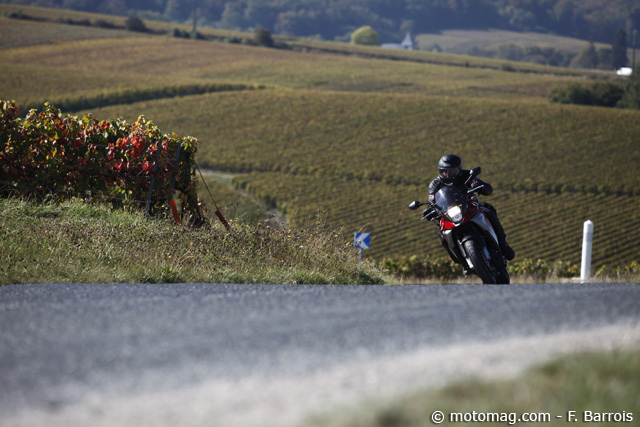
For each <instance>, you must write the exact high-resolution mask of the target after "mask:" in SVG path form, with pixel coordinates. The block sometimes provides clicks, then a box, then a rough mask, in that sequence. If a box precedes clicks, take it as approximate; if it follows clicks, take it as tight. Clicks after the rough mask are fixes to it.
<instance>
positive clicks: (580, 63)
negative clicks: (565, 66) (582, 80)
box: [571, 40, 598, 68]
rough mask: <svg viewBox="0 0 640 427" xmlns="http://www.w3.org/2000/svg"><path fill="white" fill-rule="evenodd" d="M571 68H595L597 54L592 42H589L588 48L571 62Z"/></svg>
mask: <svg viewBox="0 0 640 427" xmlns="http://www.w3.org/2000/svg"><path fill="white" fill-rule="evenodd" d="M571 66H572V67H577V68H596V67H597V66H598V52H597V51H596V47H595V45H594V44H593V40H592V41H590V42H589V46H588V47H587V48H586V49H585V50H583V51H582V52H580V53H579V54H578V56H576V57H575V58H574V59H573V61H571Z"/></svg>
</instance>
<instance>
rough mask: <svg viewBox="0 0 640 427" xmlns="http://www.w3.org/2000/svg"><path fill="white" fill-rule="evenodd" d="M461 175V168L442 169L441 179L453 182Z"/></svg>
mask: <svg viewBox="0 0 640 427" xmlns="http://www.w3.org/2000/svg"><path fill="white" fill-rule="evenodd" d="M458 175H460V167H459V166H458V167H457V168H440V177H441V178H442V179H444V180H446V181H451V180H453V179H455V178H456V177H457V176H458Z"/></svg>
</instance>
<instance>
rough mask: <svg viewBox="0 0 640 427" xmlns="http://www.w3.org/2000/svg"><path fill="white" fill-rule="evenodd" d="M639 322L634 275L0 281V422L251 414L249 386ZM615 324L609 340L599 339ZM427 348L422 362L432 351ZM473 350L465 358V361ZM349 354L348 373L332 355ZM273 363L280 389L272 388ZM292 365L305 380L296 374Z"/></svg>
mask: <svg viewBox="0 0 640 427" xmlns="http://www.w3.org/2000/svg"><path fill="white" fill-rule="evenodd" d="M594 331H600V333H599V335H598V334H597V333H596V332H594ZM612 331H613V332H612ZM617 331H619V333H618V332H617ZM639 331H640V284H545V285H512V286H480V285H451V286H434V285H425V286H302V285H291V286H276V285H221V284H161V285H158V284H99V285H98V284H96V285H82V284H43V285H17V286H4V287H0V414H3V415H2V416H1V417H0V425H56V420H57V422H58V424H59V425H73V424H74V423H78V424H80V423H83V422H86V421H87V420H88V419H91V418H92V417H95V418H97V419H99V420H100V422H99V423H94V424H96V425H123V424H129V423H130V422H131V420H132V417H137V418H136V420H137V421H136V425H145V421H148V424H149V425H157V422H158V419H157V415H158V414H157V413H155V415H156V418H154V416H152V415H151V414H148V413H145V410H147V411H149V412H151V411H153V410H154V409H152V408H154V405H162V411H164V412H163V414H164V415H163V417H162V420H164V421H166V422H167V423H169V421H168V420H171V419H172V418H171V417H176V419H179V420H182V421H184V423H182V425H187V424H189V425H202V424H204V425H223V424H217V423H216V422H214V421H212V420H211V418H208V417H215V416H218V415H219V416H220V417H221V418H219V419H220V420H223V419H224V420H227V421H228V423H230V424H237V425H241V424H247V425H251V424H252V423H253V422H254V421H255V418H254V419H252V418H250V417H247V418H246V419H245V418H243V413H244V412H245V411H246V412H247V414H249V413H250V412H251V406H252V404H254V403H255V404H256V405H257V406H256V408H258V407H259V406H260V405H259V401H260V399H262V398H264V401H265V402H267V403H263V405H262V406H263V407H262V410H263V411H264V410H267V411H268V410H269V409H270V408H269V405H272V406H273V405H276V406H277V405H280V406H281V407H279V408H271V409H273V411H274V413H276V412H277V413H283V414H285V415H286V413H287V407H288V406H289V405H297V406H298V407H299V408H303V409H304V405H303V404H301V403H300V402H296V393H298V394H299V390H301V389H306V388H313V389H314V390H315V391H317V393H321V394H322V395H323V396H324V397H323V399H324V400H322V399H320V398H319V397H318V396H315V397H318V399H317V401H318V402H331V398H329V397H327V396H325V395H333V394H332V393H333V391H332V388H336V387H342V388H345V389H349V390H351V391H352V392H353V393H352V395H354V394H357V393H358V392H361V391H362V390H368V391H371V390H372V389H371V388H367V387H366V384H365V383H368V382H370V383H372V384H373V385H374V386H375V383H376V380H375V379H374V380H371V381H369V379H367V378H369V377H371V376H372V375H373V376H374V377H376V375H377V376H378V377H380V378H378V382H380V381H382V380H384V381H386V382H387V383H389V384H391V383H393V381H391V380H390V378H391V377H392V376H393V375H396V376H400V375H405V376H406V377H407V378H408V377H411V378H413V379H414V380H415V379H416V375H415V372H422V373H423V375H424V377H423V378H422V382H421V384H427V385H429V378H430V376H429V375H430V374H428V372H427V370H425V369H426V367H425V366H421V364H426V363H427V359H428V358H429V357H431V356H434V355H437V354H440V355H441V356H442V355H445V353H446V352H447V351H448V352H449V353H447V354H449V356H446V357H447V358H448V359H447V360H453V359H451V357H453V356H451V355H452V354H454V353H455V352H454V350H452V349H456V348H458V349H462V350H461V351H460V352H459V353H460V354H462V353H465V356H464V357H465V360H466V361H471V362H473V360H474V359H473V358H474V357H476V356H477V357H480V356H478V355H481V354H484V355H485V359H484V360H487V361H488V362H486V363H485V362H481V364H482V365H483V366H484V365H485V364H487V365H489V364H491V363H492V362H491V361H492V360H493V361H494V362H495V358H496V357H498V355H496V354H493V355H492V354H491V352H490V351H489V349H490V348H496V345H493V344H496V343H503V344H504V343H512V344H513V343H516V344H513V348H516V349H517V348H522V349H526V348H536V349H540V348H542V347H541V346H542V345H543V343H544V342H546V341H545V339H546V338H545V337H554V336H555V337H565V338H562V339H561V341H555V342H556V343H558V342H562V343H564V344H565V347H566V346H568V348H566V349H565V350H572V349H573V348H574V347H575V349H581V348H582V347H581V345H582V343H584V342H586V341H588V339H586V338H585V339H583V337H587V338H588V337H590V336H591V341H594V346H595V347H598V346H600V345H601V346H604V347H605V348H610V347H611V346H613V345H616V344H617V343H618V342H619V343H622V344H625V343H626V344H628V343H629V342H631V343H632V344H633V343H636V344H638V345H640V341H638V339H639V337H640V334H639ZM614 335H620V336H619V337H618V338H619V339H618V341H615V342H614V341H611V342H610V341H608V339H609V338H610V337H612V336H614ZM566 337H573V339H569V338H566ZM517 343H522V344H517ZM548 345H549V346H554V345H556V344H553V343H552V342H551V341H548ZM527 346H529V347H527ZM503 348H506V347H504V346H503ZM471 349H475V352H473V351H470V350H471ZM452 352H454V353H452ZM483 352H484V353H483ZM470 353H474V354H476V356H473V355H470ZM503 353H504V352H503ZM510 353H511V352H510ZM527 353H531V351H528V350H527ZM552 353H553V352H546V353H544V354H552ZM456 354H457V353H456ZM408 355H413V356H414V357H413V358H409V356H408ZM429 355H430V356H429ZM434 357H435V356H434ZM443 357H444V356H443ZM477 357H476V358H477ZM492 358H493V359H492ZM522 359H523V358H522V357H519V358H518V360H522ZM525 359H526V358H525ZM429 360H430V362H429V367H430V368H431V369H432V370H433V369H435V371H433V372H434V375H433V376H434V378H435V377H437V375H436V374H437V372H436V371H443V370H444V366H445V364H444V359H443V358H442V357H441V358H440V359H437V358H436V359H433V358H432V359H429ZM460 360H462V359H460ZM380 361H384V363H383V362H380ZM479 361H480V359H477V360H476V365H474V364H473V363H471V364H469V365H468V366H467V370H466V372H468V373H472V374H473V373H474V372H475V371H477V370H478V369H479V368H478V367H477V366H478V363H480V362H479ZM376 363H377V364H376ZM496 363H497V364H498V365H500V363H502V365H503V367H504V366H506V364H505V363H503V362H500V361H498V362H496ZM496 363H494V365H495V364H496ZM438 364H442V368H441V369H440V368H439V367H438V366H436V365H438ZM462 364H463V362H456V367H454V368H453V369H450V371H452V372H454V371H456V370H459V367H460V366H462ZM347 366H348V367H350V368H349V372H350V373H347V372H346V371H345V372H342V371H340V369H343V368H344V367H347ZM364 366H366V367H368V368H367V371H366V372H364V373H361V374H362V375H360V376H359V377H354V375H359V374H358V373H357V371H358V367H364ZM389 366H394V368H393V369H391V370H387V371H385V373H383V372H382V371H383V370H384V368H385V367H389ZM410 366H411V367H413V368H412V369H414V370H413V371H411V370H410V369H409V367H410ZM403 367H404V369H405V370H404V371H403ZM345 369H346V368H345ZM500 369H502V368H501V367H500V366H498V370H500ZM378 370H379V371H380V372H378ZM338 372H342V374H340V375H342V376H340V375H338V374H337V373H338ZM350 375H351V376H350ZM382 377H384V378H382ZM331 378H335V379H336V380H335V381H333V382H332V381H331V380H330V379H331ZM354 378H356V379H354ZM357 378H360V379H359V380H358V379H357ZM363 378H364V379H363ZM283 379H286V384H288V385H287V387H290V391H289V392H286V393H287V397H286V399H284V398H283V399H278V398H277V394H278V390H281V389H282V388H283V387H284V385H283V384H284V383H283V381H284V380H283ZM441 379H443V378H441ZM444 379H446V378H444ZM296 381H301V383H300V384H304V385H303V386H301V388H298V389H297V388H296ZM304 381H306V383H305V382H304ZM353 382H358V384H352V383H353ZM336 384H337V385H336ZM402 384H404V383H402V382H399V383H398V384H397V385H398V386H399V389H402ZM323 387H324V388H323ZM256 389H258V390H256ZM296 390H298V391H296ZM240 391H241V392H242V396H239V395H237V396H236V395H235V394H236V393H240ZM207 393H209V394H210V396H209V397H208V398H207V399H206V400H203V401H200V402H196V401H197V400H198V398H203V396H205V395H207ZM215 393H218V394H215ZM336 393H337V392H336ZM267 394H268V396H267ZM347 394H348V393H347ZM347 394H345V396H346V395H347ZM335 395H336V396H339V393H337V394H335ZM313 397H314V396H311V397H310V396H309V395H307V396H306V397H305V401H307V400H308V401H309V402H311V401H313ZM180 399H183V400H182V401H181V400H180ZM214 401H215V402H217V403H214ZM154 402H156V403H154ZM167 402H171V403H167ZM190 404H192V405H194V406H189V405H190ZM321 404H322V403H321ZM127 405H131V406H132V407H131V408H129V409H127ZM134 405H135V409H134V408H133V406H134ZM196 405H197V406H196ZM114 408H118V410H117V411H114ZM145 408H146V409H145ZM258 409H259V408H258ZM310 409H317V405H316V406H313V405H311V406H310ZM278 411H279V412H278ZM114 412H117V416H116V414H114ZM183 412H188V415H187V414H185V413H183ZM253 412H255V413H254V415H255V416H261V415H260V411H259V410H258V411H257V412H256V411H253ZM302 412H304V411H302ZM302 412H301V410H299V411H298V412H297V413H295V414H293V413H292V416H291V417H289V418H286V417H285V418H283V419H282V420H280V421H283V422H284V421H285V420H286V421H295V420H297V419H298V418H299V417H300V414H301V413H302ZM216 414H217V415H216ZM256 414H257V415H256ZM225 417H226V418H225ZM296 417H298V418H296ZM83 420H84V421H83ZM171 422H173V421H171ZM269 424H271V423H269V422H267V423H266V425H269ZM277 424H280V422H279V421H278V420H273V425H277ZM131 425H132V424H131Z"/></svg>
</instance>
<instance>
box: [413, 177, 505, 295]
mask: <svg viewBox="0 0 640 427" xmlns="http://www.w3.org/2000/svg"><path fill="white" fill-rule="evenodd" d="M480 172H481V169H480V168H479V167H477V168H474V169H472V170H471V173H470V176H469V179H468V180H467V183H469V182H471V181H472V180H473V178H474V177H476V176H478V175H479V174H480ZM482 188H483V185H480V186H478V187H475V188H471V189H469V190H467V191H466V192H465V191H464V190H461V189H459V188H456V187H455V186H453V185H446V186H444V187H443V188H441V189H440V190H439V191H438V192H437V193H436V195H435V203H433V204H430V203H421V202H419V201H417V200H416V201H413V202H412V203H411V204H410V205H409V209H411V210H416V209H418V208H419V207H420V206H424V205H427V204H428V205H429V207H428V208H427V209H425V210H424V211H423V212H422V219H423V220H424V219H427V220H430V221H434V220H439V230H438V236H439V237H440V239H441V241H442V245H443V246H444V247H445V249H446V250H447V252H448V253H449V256H451V258H452V259H453V260H454V261H455V262H456V263H458V264H460V265H462V267H463V270H464V273H465V276H466V275H469V274H475V275H476V276H478V277H479V278H480V279H481V280H482V283H484V284H504V285H508V284H509V282H510V278H509V273H508V272H507V261H506V259H505V257H504V256H503V254H502V252H501V251H500V242H499V240H498V237H497V236H496V233H495V231H494V229H493V227H492V226H491V222H490V221H489V219H488V218H487V216H486V215H485V214H484V213H483V208H482V207H481V206H480V204H479V202H478V198H477V196H476V195H475V192H477V191H479V190H480V189H482Z"/></svg>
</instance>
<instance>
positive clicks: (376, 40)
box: [351, 25, 380, 46]
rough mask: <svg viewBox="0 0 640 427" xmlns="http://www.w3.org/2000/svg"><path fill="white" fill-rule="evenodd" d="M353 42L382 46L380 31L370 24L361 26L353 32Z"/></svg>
mask: <svg viewBox="0 0 640 427" xmlns="http://www.w3.org/2000/svg"><path fill="white" fill-rule="evenodd" d="M351 43H353V44H364V45H368V46H380V37H378V33H376V31H375V30H374V29H373V28H371V27H370V26H369V25H365V26H364V27H360V28H358V29H357V30H355V31H354V32H353V34H351Z"/></svg>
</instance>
